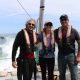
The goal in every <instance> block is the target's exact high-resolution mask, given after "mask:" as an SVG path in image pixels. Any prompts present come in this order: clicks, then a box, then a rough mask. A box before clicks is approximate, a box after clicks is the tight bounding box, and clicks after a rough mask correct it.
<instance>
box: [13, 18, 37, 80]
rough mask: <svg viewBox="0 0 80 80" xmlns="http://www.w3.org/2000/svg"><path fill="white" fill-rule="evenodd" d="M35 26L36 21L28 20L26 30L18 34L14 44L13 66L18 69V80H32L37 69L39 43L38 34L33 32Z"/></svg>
mask: <svg viewBox="0 0 80 80" xmlns="http://www.w3.org/2000/svg"><path fill="white" fill-rule="evenodd" d="M35 25H36V22H35V20H33V19H30V20H28V21H27V22H26V28H25V29H22V30H21V31H20V32H18V34H17V36H16V38H15V41H14V44H13V49H12V66H13V67H14V68H17V78H18V80H31V78H32V73H33V72H34V69H35V57H34V51H35V48H36V42H37V38H36V33H35V32H34V31H33V29H34V28H35ZM18 47H20V53H19V57H18V58H17V59H16V58H15V57H16V53H17V49H18ZM16 60H17V64H16Z"/></svg>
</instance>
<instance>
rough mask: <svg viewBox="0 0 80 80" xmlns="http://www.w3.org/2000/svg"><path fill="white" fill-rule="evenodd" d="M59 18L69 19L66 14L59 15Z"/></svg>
mask: <svg viewBox="0 0 80 80" xmlns="http://www.w3.org/2000/svg"><path fill="white" fill-rule="evenodd" d="M60 20H61V21H62V20H69V18H68V15H66V14H63V15H61V16H60Z"/></svg>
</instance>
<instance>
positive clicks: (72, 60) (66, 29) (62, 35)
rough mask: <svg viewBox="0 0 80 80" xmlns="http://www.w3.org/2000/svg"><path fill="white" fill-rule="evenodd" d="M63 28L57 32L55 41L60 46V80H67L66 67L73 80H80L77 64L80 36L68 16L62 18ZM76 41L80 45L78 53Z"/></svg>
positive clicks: (79, 52)
mask: <svg viewBox="0 0 80 80" xmlns="http://www.w3.org/2000/svg"><path fill="white" fill-rule="evenodd" d="M60 23H61V26H60V27H59V28H58V29H56V30H55V40H56V42H57V44H58V68H59V73H60V76H59V78H60V80H66V78H65V73H66V67H67V66H68V67H69V70H70V75H71V80H78V77H77V64H78V63H79V62H80V36H79V33H78V32H77V31H76V30H75V29H74V28H73V27H72V25H70V24H69V18H68V16H67V15H66V14H64V15H61V16H60ZM75 41H77V43H78V51H77V52H75Z"/></svg>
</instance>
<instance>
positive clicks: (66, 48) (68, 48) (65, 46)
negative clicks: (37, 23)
mask: <svg viewBox="0 0 80 80" xmlns="http://www.w3.org/2000/svg"><path fill="white" fill-rule="evenodd" d="M58 31H59V28H58V29H56V30H55V31H54V34H55V40H56V42H57V44H58V50H59V53H62V54H64V55H66V54H70V53H75V41H78V40H80V36H79V33H78V32H77V31H76V30H75V29H74V28H72V29H71V35H70V37H69V39H68V40H67V39H66V36H65V34H62V35H63V38H62V43H60V39H59V37H58Z"/></svg>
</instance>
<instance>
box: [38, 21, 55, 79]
mask: <svg viewBox="0 0 80 80" xmlns="http://www.w3.org/2000/svg"><path fill="white" fill-rule="evenodd" d="M52 26H53V24H52V22H50V21H49V22H46V23H45V24H44V29H43V31H41V33H40V34H39V36H38V41H39V42H41V44H42V48H41V50H40V53H39V63H40V67H41V73H42V80H46V79H47V78H46V69H47V70H48V80H54V79H53V72H54V63H55V55H54V51H55V45H54V44H55V42H54V31H53V30H52ZM40 46H41V45H40Z"/></svg>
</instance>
